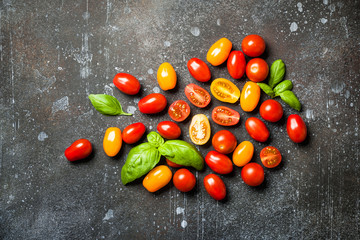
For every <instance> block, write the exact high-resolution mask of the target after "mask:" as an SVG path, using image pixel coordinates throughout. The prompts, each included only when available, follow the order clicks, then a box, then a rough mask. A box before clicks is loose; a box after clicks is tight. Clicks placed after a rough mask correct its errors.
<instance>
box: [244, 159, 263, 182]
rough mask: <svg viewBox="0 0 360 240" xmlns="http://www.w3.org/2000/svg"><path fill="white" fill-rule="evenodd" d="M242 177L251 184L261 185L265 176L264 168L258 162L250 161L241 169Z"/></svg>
mask: <svg viewBox="0 0 360 240" xmlns="http://www.w3.org/2000/svg"><path fill="white" fill-rule="evenodd" d="M241 178H242V179H243V181H244V182H245V183H246V184H247V185H249V186H252V187H256V186H259V185H260V184H262V183H263V181H264V178H265V173H264V169H263V168H262V167H261V165H260V164H258V163H254V162H252V163H248V164H246V165H245V166H244V167H243V168H242V170H241Z"/></svg>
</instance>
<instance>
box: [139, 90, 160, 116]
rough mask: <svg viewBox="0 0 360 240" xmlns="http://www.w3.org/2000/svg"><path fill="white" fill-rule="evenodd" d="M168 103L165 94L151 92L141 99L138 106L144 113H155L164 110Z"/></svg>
mask: <svg viewBox="0 0 360 240" xmlns="http://www.w3.org/2000/svg"><path fill="white" fill-rule="evenodd" d="M166 104H167V101H166V97H165V96H164V95H162V94H161V93H151V94H149V95H147V96H145V97H144V98H142V99H141V100H140V101H139V103H138V107H139V110H140V112H142V113H146V114H154V113H159V112H161V111H162V110H164V109H165V107H166Z"/></svg>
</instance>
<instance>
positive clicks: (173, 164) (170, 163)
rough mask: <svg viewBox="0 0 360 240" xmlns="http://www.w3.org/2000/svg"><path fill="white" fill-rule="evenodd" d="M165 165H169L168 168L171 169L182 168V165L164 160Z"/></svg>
mask: <svg viewBox="0 0 360 240" xmlns="http://www.w3.org/2000/svg"><path fill="white" fill-rule="evenodd" d="M166 163H167V165H169V166H170V167H173V168H179V167H183V165H180V164H177V163H174V162H172V161H170V160H169V159H166Z"/></svg>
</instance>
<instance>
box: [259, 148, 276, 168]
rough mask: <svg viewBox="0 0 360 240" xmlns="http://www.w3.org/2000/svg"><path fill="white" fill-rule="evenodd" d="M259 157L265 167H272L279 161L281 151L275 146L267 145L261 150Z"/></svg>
mask: <svg viewBox="0 0 360 240" xmlns="http://www.w3.org/2000/svg"><path fill="white" fill-rule="evenodd" d="M260 159H261V162H262V164H263V165H264V166H265V167H267V168H274V167H276V166H278V165H279V164H280V162H281V153H280V151H279V150H278V149H277V148H276V147H272V146H268V147H265V148H263V149H262V150H261V152H260Z"/></svg>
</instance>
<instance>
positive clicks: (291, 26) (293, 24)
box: [290, 22, 298, 32]
mask: <svg viewBox="0 0 360 240" xmlns="http://www.w3.org/2000/svg"><path fill="white" fill-rule="evenodd" d="M297 30H298V25H297V23H296V22H292V23H291V25H290V31H291V32H296V31H297Z"/></svg>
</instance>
